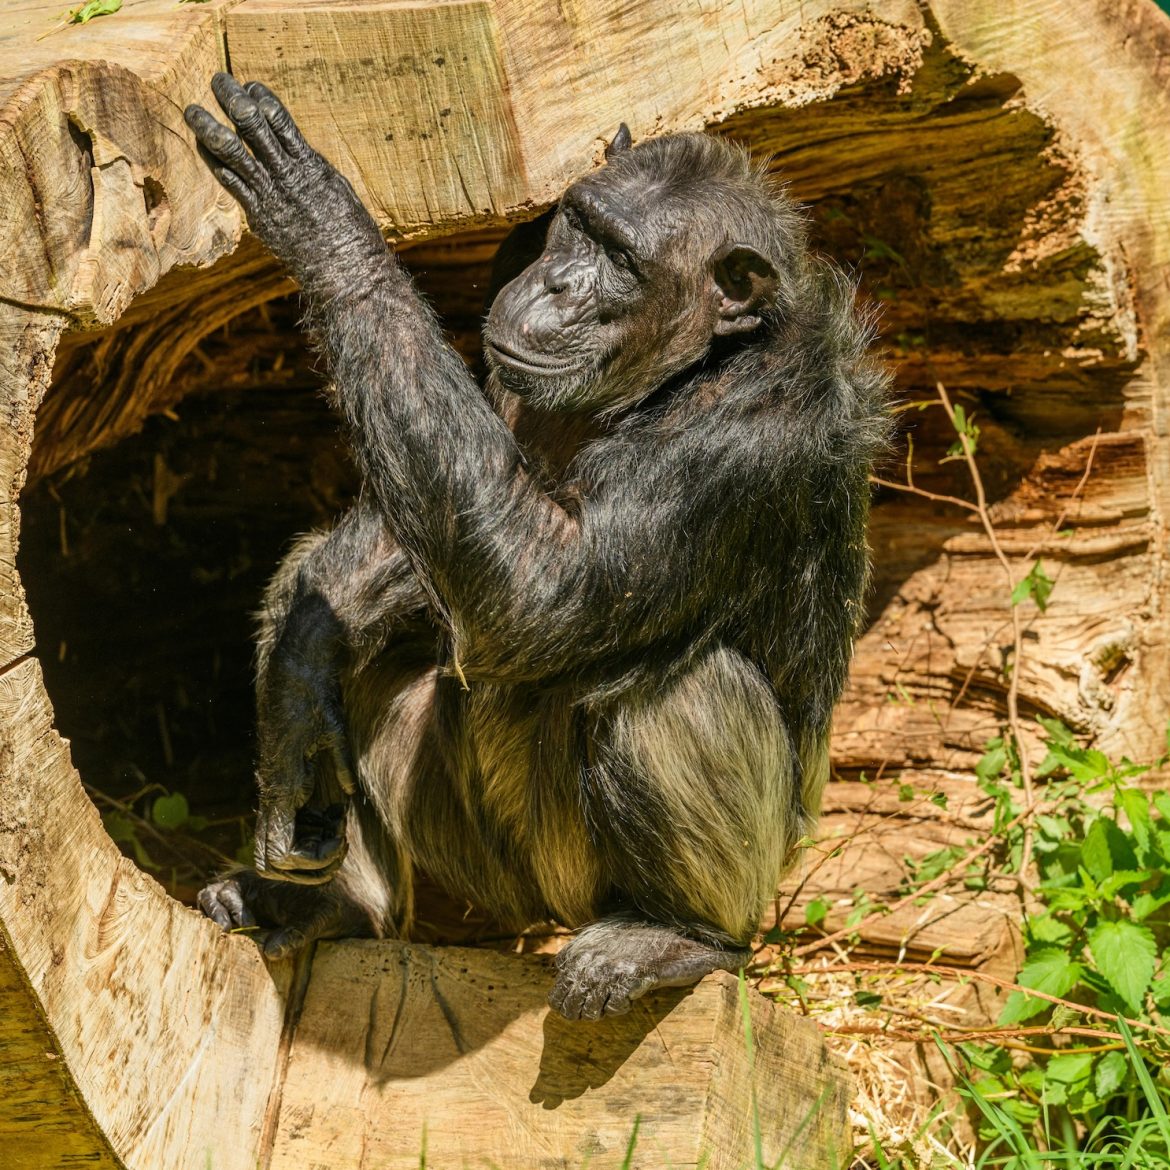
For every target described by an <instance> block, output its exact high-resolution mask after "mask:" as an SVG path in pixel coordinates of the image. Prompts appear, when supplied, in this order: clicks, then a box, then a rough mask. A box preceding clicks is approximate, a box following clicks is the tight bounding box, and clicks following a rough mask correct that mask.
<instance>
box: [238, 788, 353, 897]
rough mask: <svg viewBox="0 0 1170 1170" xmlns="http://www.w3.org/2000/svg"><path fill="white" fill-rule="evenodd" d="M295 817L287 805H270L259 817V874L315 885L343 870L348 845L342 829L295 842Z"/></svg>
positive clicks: (257, 837) (257, 842)
mask: <svg viewBox="0 0 1170 1170" xmlns="http://www.w3.org/2000/svg"><path fill="white" fill-rule="evenodd" d="M296 827H297V824H296V814H295V812H293V811H292V810H291V809H290V808H289V807H288V806H287V805H284V804H275V803H274V804H269V805H267V806H264V807H262V808H261V809H260V814H259V816H258V817H257V818H256V858H255V861H256V871H257V873H259V874H261V875H262V876H263V877H267V878H273V879H275V880H277V881H286V882H297V883H300V884H301V885H309V886H316V885H322V884H323V883H325V882H327V881H328V880H329V879H330V878H331V877H333V875H334V874H335V873H336V872H337V871H338V870H339V869H340V868H341V863H342V862H343V861H344V860H345V855H346V852H347V851H348V848H349V846H348V844H347V842H346V840H345V837H344V836H343V835H341V833H340V830H339V831H338V832H335V833H329V834H328V835H327V836H326V835H323V834H321V833H313V834H312V835H310V836H309V837H307V838H306V839H305V840H303V841H298V840H297V839H296Z"/></svg>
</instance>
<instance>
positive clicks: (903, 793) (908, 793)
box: [898, 784, 914, 804]
mask: <svg viewBox="0 0 1170 1170" xmlns="http://www.w3.org/2000/svg"><path fill="white" fill-rule="evenodd" d="M913 799H914V785H913V784H899V785H898V801H899V803H901V804H907V803H908V802H909V801H911V800H913Z"/></svg>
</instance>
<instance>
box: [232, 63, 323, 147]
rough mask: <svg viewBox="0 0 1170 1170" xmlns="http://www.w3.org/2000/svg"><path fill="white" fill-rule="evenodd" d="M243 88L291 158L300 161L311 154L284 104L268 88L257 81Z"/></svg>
mask: <svg viewBox="0 0 1170 1170" xmlns="http://www.w3.org/2000/svg"><path fill="white" fill-rule="evenodd" d="M244 88H245V89H246V90H247V91H248V95H249V96H250V97H251V98H252V100H253V101H254V102H256V104H257V105H258V106H259V107H260V112H261V113H262V114H263V115H264V117H265V119H266V120H267V122H268V125H269V126H271V127H272V129H273V132H274V133H275V134H276V137H277V138H278V139H280V143H281V145H282V146H283V147H284V149H285V150H286V151H288V153H289V155H290V156H291V157H292V158H294V159H302V158H304V157H305V156H306V155H308V154H312V152H313V148H312V147H311V146H310V145H309V144H308V143H307V142H306V141H305V139H304V136H303V135H302V134H301V132H300V130H298V129H297V124H296V123H295V122H294V121H293V119H292V114H290V113H289V112H288V110H286V109H285V108H284V103H283V102H282V101H281V100H280V98H278V97H277V96H276V94H274V93H273V92H272V90H270V89H269V88H268V86H266V85H262V84H261V83H260V82H259V81H249V82H248V84H247V85H246V86H245V87H244Z"/></svg>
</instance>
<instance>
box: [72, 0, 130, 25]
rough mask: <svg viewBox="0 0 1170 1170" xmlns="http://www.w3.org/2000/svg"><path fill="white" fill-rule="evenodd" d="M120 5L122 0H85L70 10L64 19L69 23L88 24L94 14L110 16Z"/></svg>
mask: <svg viewBox="0 0 1170 1170" xmlns="http://www.w3.org/2000/svg"><path fill="white" fill-rule="evenodd" d="M121 7H122V0H85V3H84V4H81V5H79V6H78V7H77V8H74V9H72V10H71V11H70V13H69V15H68V16H67V17H66V20H67V21H68V22H69V23H70V24H88V23H89V22H90V21H91V20H93V18H94V17H95V16H112V15H113V14H114V13H115V12H117V11H118V9H119V8H121Z"/></svg>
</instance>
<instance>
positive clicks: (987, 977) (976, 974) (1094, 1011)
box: [785, 959, 1170, 1039]
mask: <svg viewBox="0 0 1170 1170" xmlns="http://www.w3.org/2000/svg"><path fill="white" fill-rule="evenodd" d="M842 972H844V973H850V972H851V973H854V974H872V975H905V976H906V977H907V978H908V979H916V978H920V977H921V976H923V975H937V976H941V977H942V978H945V979H954V980H956V981H957V982H960V983H963V982H967V981H972V982H975V983H987V984H989V985H991V986H992V987H998V988H1000V989H1001V990H1003V991H1018V992H1020V993H1021V994H1022V995H1026V996H1028V997H1030V998H1031V999H1042V1000H1044V1001H1045V1002H1046V1003H1051V1004H1055V1005H1056V1006H1057V1007H1065V1008H1070V1009H1072V1010H1073V1011H1075V1012H1076V1013H1077V1014H1078V1015H1082V1016H1091V1017H1095V1018H1096V1019H1099V1020H1107V1021H1109V1022H1110V1023H1116V1021H1117V1019H1118V1016H1117V1014H1116V1013H1115V1012H1107V1011H1104V1010H1102V1009H1101V1008H1095V1007H1089V1006H1088V1005H1087V1004H1083V1003H1076V1002H1074V1001H1073V1000H1071V999H1062V998H1061V997H1060V996H1059V995H1049V994H1048V992H1046V991H1037V990H1035V989H1034V988H1032V987H1024V986H1023V985H1022V984H1020V983H1016V982H1015V981H1013V980H1011V979H1003V978H1001V977H1000V976H998V975H991V974H989V973H988V972H986V971H978V970H976V969H975V968H965V967H951V966H948V965H946V964H943V963H914V964H912V965H911V964H906V963H891V962H889V961H885V962H883V961H882V960H880V959H874V960H872V961H870V962H857V963H853V962H850V963H834V964H833V966H832V967H820V966H815V967H814V966H807V967H792V968H791V969H790V970H789V971H787V972H785V974H791V975H836V974H838V973H842ZM1121 1018H1122V1019H1124V1020H1125V1022H1126V1023H1127V1024H1128V1025H1129V1027H1130V1028H1131V1029H1133V1030H1134V1031H1135V1032H1148V1033H1149V1034H1150V1035H1151V1036H1163V1037H1166V1038H1168V1039H1170V1029H1167V1028H1163V1027H1161V1026H1160V1025H1158V1024H1151V1023H1146V1022H1145V1021H1144V1020H1134V1019H1130V1017H1128V1016H1122V1017H1121ZM986 1030H987V1031H989V1032H994V1031H996V1028H994V1027H993V1028H989V1029H986ZM1007 1030H1009V1031H1010V1030H1011V1028H1010V1026H1009V1027H1008V1028H1007ZM1061 1030H1062V1029H1060V1028H1053V1027H1051V1026H1048V1027H1047V1028H1046V1031H1048V1032H1050V1033H1055V1032H1059V1031H1061Z"/></svg>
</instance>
